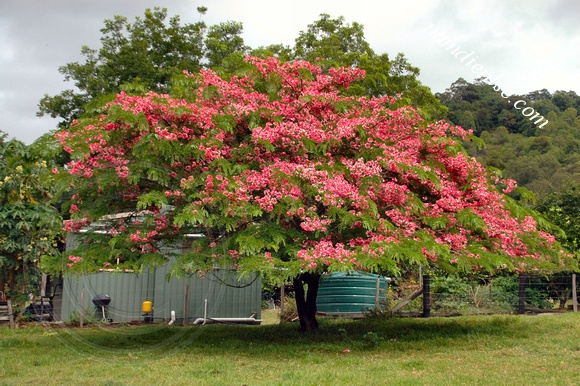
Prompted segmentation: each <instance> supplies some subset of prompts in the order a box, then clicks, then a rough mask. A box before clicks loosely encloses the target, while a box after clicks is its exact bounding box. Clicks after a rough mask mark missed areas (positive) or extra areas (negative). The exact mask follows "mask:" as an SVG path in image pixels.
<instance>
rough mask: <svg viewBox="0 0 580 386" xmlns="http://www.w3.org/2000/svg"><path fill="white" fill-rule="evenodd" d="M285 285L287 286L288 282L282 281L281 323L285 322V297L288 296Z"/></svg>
mask: <svg viewBox="0 0 580 386" xmlns="http://www.w3.org/2000/svg"><path fill="white" fill-rule="evenodd" d="M284 287H286V283H282V287H280V324H282V323H284V298H285V297H286V295H285V293H284V292H285V289H284Z"/></svg>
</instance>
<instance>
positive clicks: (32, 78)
mask: <svg viewBox="0 0 580 386" xmlns="http://www.w3.org/2000/svg"><path fill="white" fill-rule="evenodd" d="M155 6H161V7H165V8H167V9H168V13H169V14H170V15H175V14H178V15H180V16H181V19H182V22H183V23H193V22H196V21H198V20H199V17H200V15H199V14H198V13H197V11H196V8H197V7H199V6H206V7H207V8H208V12H207V14H206V15H205V16H204V17H203V20H204V21H205V22H206V23H207V24H208V25H211V24H216V23H219V22H223V21H228V20H235V21H239V22H242V23H243V25H244V39H245V42H246V44H247V45H249V46H251V47H257V46H260V45H268V44H274V43H283V44H286V45H293V43H294V39H295V38H296V37H297V36H298V33H299V32H300V31H301V30H305V29H306V28H307V25H308V24H310V23H312V22H314V21H315V20H318V19H319V15H320V14H321V13H328V14H330V15H331V16H332V17H338V16H344V17H345V19H346V21H347V22H353V21H356V22H359V23H361V24H363V25H364V28H365V35H366V38H367V41H368V42H369V43H370V45H371V47H372V48H373V49H374V50H375V51H376V52H377V53H383V52H386V53H388V54H389V55H390V56H391V57H394V56H395V55H396V54H397V53H399V52H403V53H404V54H405V56H406V57H407V58H408V60H409V61H410V62H411V64H413V65H414V66H417V67H419V68H420V69H421V76H420V79H421V81H422V82H423V84H425V85H426V86H428V87H430V88H431V90H432V91H433V92H441V91H444V90H445V89H446V88H447V87H449V86H450V85H451V83H453V82H454V81H455V80H457V79H458V78H459V77H463V78H465V79H466V80H468V81H473V79H474V78H476V77H477V76H476V75H477V74H476V73H474V72H471V67H472V66H473V65H476V64H479V65H480V66H481V67H477V68H476V69H481V70H485V71H487V74H493V75H492V79H495V80H496V81H495V83H496V84H498V85H499V86H500V87H501V88H502V89H503V90H504V91H505V92H506V93H508V94H524V93H528V92H530V91H534V90H539V89H543V88H546V89H548V90H549V91H550V92H554V91H556V90H566V91H568V90H573V91H576V92H577V93H580V77H579V76H578V71H579V70H580V55H579V54H578V51H579V48H580V1H577V0H553V1H543V0H529V1H526V2H519V1H518V2H516V1H507V0H503V1H502V0H472V1H469V2H468V1H461V0H447V1H446V0H439V1H438V0H402V1H386V0H357V1H352V0H349V1H343V0H322V1H317V0H292V1H280V0H245V1H240V0H237V1H234V0H157V1H149V0H94V1H90V0H0V130H2V131H4V132H7V133H9V134H10V137H11V138H17V139H19V140H22V141H24V142H26V143H31V142H33V141H34V140H35V139H36V138H38V137H39V136H40V135H42V134H44V133H46V132H48V131H49V130H52V129H53V128H55V126H56V120H53V119H51V118H49V117H43V118H38V117H36V112H37V110H38V102H39V100H40V99H41V98H42V96H43V95H44V94H49V95H55V94H58V93H59V92H60V91H62V90H65V89H67V88H72V87H73V86H72V85H71V84H70V83H67V82H64V79H63V77H62V75H61V74H60V73H59V72H58V67H59V66H61V65H64V64H66V63H69V62H74V61H81V62H82V60H83V57H82V56H81V55H80V50H81V46H82V45H88V46H89V47H91V48H99V47H100V45H99V38H100V36H101V33H100V29H101V27H102V26H103V20H104V19H108V18H112V17H113V16H114V15H123V16H127V17H128V18H129V20H130V21H132V20H133V19H134V17H135V16H138V15H142V14H143V11H144V10H145V8H148V7H149V8H152V7H155ZM431 25H432V27H431V29H429V30H427V31H426V29H427V28H428V27H429V26H431ZM435 28H437V29H438V35H437V36H435V37H434V36H433V35H430V34H429V32H431V31H433V30H434V29H435ZM439 39H450V40H451V41H453V42H455V44H456V45H459V46H461V50H462V51H466V54H465V55H467V54H468V53H471V51H474V53H473V54H472V55H471V56H470V58H466V59H465V60H464V62H461V61H460V60H459V59H460V58H462V56H461V55H460V56H459V57H458V58H455V57H454V55H453V54H451V53H450V50H446V49H445V47H442V46H441V45H440V44H439V43H438V41H437V40H439ZM470 59H476V60H475V61H473V62H472V63H471V64H470V65H469V66H466V65H465V64H466V63H468V61H469V60H470ZM481 70H480V71H481ZM498 76H499V78H498Z"/></svg>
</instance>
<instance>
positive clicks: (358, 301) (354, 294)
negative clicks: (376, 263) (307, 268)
mask: <svg viewBox="0 0 580 386" xmlns="http://www.w3.org/2000/svg"><path fill="white" fill-rule="evenodd" d="M387 285H388V279H387V278H385V277H384V276H380V275H375V274H370V273H362V272H351V273H346V272H335V273H332V274H330V275H322V277H321V278H320V285H319V288H318V297H317V300H316V307H317V310H318V312H323V313H326V314H340V315H342V314H346V315H348V314H361V313H363V312H364V311H366V310H369V309H375V308H376V305H377V304H379V306H380V305H383V304H385V302H386V299H387Z"/></svg>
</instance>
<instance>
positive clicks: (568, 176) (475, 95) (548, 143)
mask: <svg viewBox="0 0 580 386" xmlns="http://www.w3.org/2000/svg"><path fill="white" fill-rule="evenodd" d="M436 96H437V97H438V98H439V100H441V102H442V103H443V104H444V105H446V106H447V107H448V108H449V112H448V120H450V121H451V122H453V123H454V124H456V125H460V126H462V127H464V128H466V129H473V132H474V133H475V134H476V135H477V136H478V137H480V138H481V139H483V141H484V142H485V144H486V147H485V148H484V149H477V147H476V146H475V144H474V143H467V144H466V148H467V150H468V152H469V153H470V154H471V155H473V156H475V157H476V158H477V159H478V160H479V161H480V162H481V163H482V164H483V165H485V166H488V167H495V168H498V169H500V170H502V172H503V176H504V177H506V178H513V179H515V180H516V181H517V182H518V184H519V185H520V186H524V187H526V188H528V189H529V190H531V191H532V192H534V193H536V194H537V195H539V196H543V195H545V194H547V193H549V192H552V191H555V190H557V189H559V188H561V187H563V186H564V185H565V184H567V183H569V182H580V117H579V116H578V111H579V110H580V96H578V95H577V94H576V93H575V92H574V91H556V92H555V93H553V94H551V93H550V92H548V91H547V90H546V89H543V90H539V91H533V92H530V93H528V94H526V95H509V96H508V95H505V94H504V97H502V95H501V90H500V91H495V90H494V88H493V86H492V85H489V84H486V83H485V82H484V81H483V79H477V80H475V81H474V83H469V82H467V81H465V80H464V79H462V78H459V79H458V80H457V81H456V82H455V83H453V84H452V85H451V87H450V88H448V89H447V90H445V92H444V93H437V94H436ZM517 101H523V102H520V103H519V104H518V105H517V106H514V104H515V103H516V102H517ZM524 102H525V104H524ZM528 107H531V108H532V109H533V111H534V114H533V115H530V113H531V112H532V110H527V111H526V112H525V114H527V115H528V116H527V117H526V116H524V115H523V114H522V112H523V109H524V108H528ZM536 113H538V114H540V115H541V116H542V117H543V118H544V119H542V120H541V121H539V120H540V119H541V117H540V116H538V115H537V114H536ZM534 116H536V118H534V119H533V120H530V118H533V117H534ZM546 120H547V121H548V123H545V122H546ZM535 122H538V123H537V124H536V123H535ZM544 123H545V124H544Z"/></svg>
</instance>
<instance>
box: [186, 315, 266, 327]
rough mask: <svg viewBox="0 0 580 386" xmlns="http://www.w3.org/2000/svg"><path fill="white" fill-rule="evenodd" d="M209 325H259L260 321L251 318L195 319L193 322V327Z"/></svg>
mask: <svg viewBox="0 0 580 386" xmlns="http://www.w3.org/2000/svg"><path fill="white" fill-rule="evenodd" d="M206 323H207V324H211V323H243V324H261V323H262V319H256V318H254V317H253V316H252V317H249V318H211V319H206V318H197V319H195V321H194V322H193V324H194V325H198V324H202V325H203V324H206Z"/></svg>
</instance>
